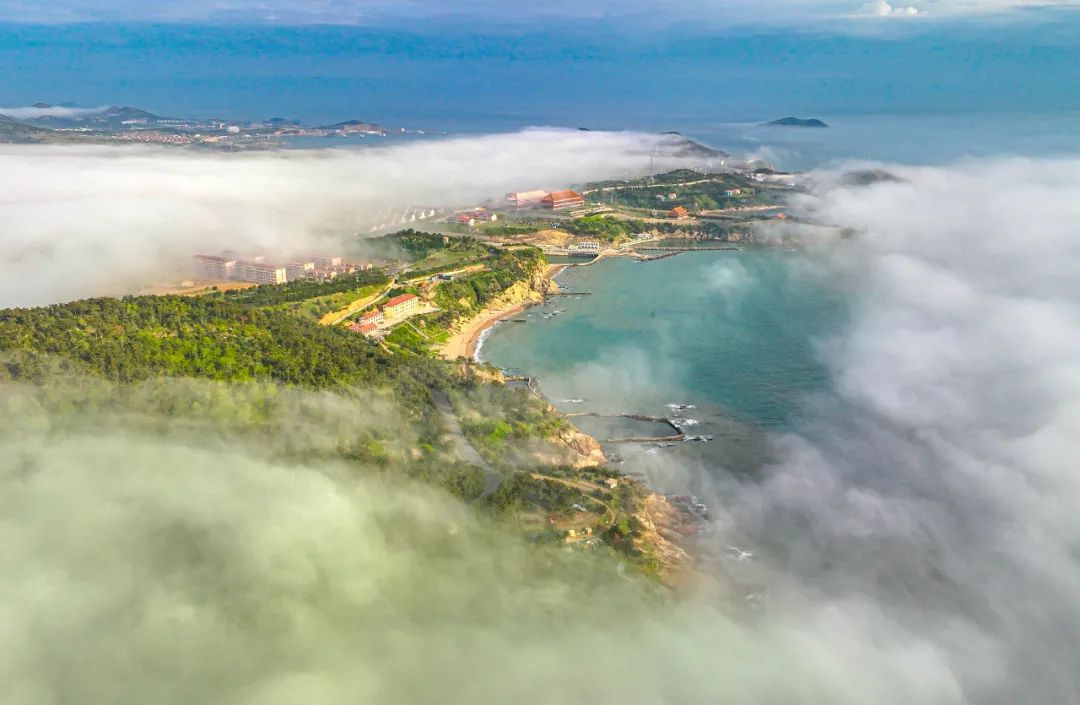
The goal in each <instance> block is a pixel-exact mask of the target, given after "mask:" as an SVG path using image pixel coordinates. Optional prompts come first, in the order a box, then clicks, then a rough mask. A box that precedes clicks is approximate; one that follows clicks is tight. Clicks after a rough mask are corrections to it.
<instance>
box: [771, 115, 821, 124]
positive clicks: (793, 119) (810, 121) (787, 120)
mask: <svg viewBox="0 0 1080 705" xmlns="http://www.w3.org/2000/svg"><path fill="white" fill-rule="evenodd" d="M767 124H769V125H779V126H780V127H828V125H827V124H825V122H824V121H822V120H818V119H817V118H798V117H793V116H790V115H789V116H788V117H782V118H780V119H779V120H773V121H772V122H770V123H767Z"/></svg>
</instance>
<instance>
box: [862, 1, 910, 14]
mask: <svg viewBox="0 0 1080 705" xmlns="http://www.w3.org/2000/svg"><path fill="white" fill-rule="evenodd" d="M859 12H860V13H861V14H864V15H874V16H875V17H914V16H916V15H918V14H919V9H918V8H917V7H915V6H914V5H907V6H901V7H893V6H892V5H890V4H889V3H888V2H886V0H874V2H868V3H866V4H865V5H863V6H862V8H860V10H859Z"/></svg>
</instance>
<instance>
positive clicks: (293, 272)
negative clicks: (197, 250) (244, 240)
mask: <svg viewBox="0 0 1080 705" xmlns="http://www.w3.org/2000/svg"><path fill="white" fill-rule="evenodd" d="M194 260H195V271H196V274H197V276H198V277H199V278H200V279H206V280H212V281H224V280H229V279H231V280H234V281H241V282H251V283H253V284H284V283H286V282H290V281H295V280H297V279H317V280H321V281H329V280H330V279H334V278H335V277H338V276H341V275H343V274H352V273H353V272H357V271H359V270H363V269H371V265H370V264H354V263H350V262H343V261H342V260H341V257H338V256H329V257H305V258H300V259H297V260H294V261H291V262H287V263H285V264H279V263H274V262H267V261H266V257H265V256H263V255H241V254H239V253H237V252H235V251H233V250H226V251H224V252H222V253H221V255H195V256H194Z"/></svg>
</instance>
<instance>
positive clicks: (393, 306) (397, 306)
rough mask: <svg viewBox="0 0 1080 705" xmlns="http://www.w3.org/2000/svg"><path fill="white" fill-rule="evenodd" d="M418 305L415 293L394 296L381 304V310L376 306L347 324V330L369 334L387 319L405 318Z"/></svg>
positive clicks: (418, 299) (418, 300)
mask: <svg viewBox="0 0 1080 705" xmlns="http://www.w3.org/2000/svg"><path fill="white" fill-rule="evenodd" d="M419 305H420V298H419V297H418V296H416V294H402V295H400V296H395V297H394V298H392V299H390V300H389V301H387V302H386V303H385V304H383V307H382V310H381V311H380V310H379V309H377V308H376V309H372V310H371V311H368V312H367V313H364V314H362V315H361V316H360V318H358V319H356V322H355V323H352V324H350V325H349V327H348V330H351V331H352V332H353V333H360V334H361V335H371V334H372V333H374V332H375V331H377V330H378V329H379V325H380V324H382V323H385V322H386V321H387V320H395V319H399V320H400V319H402V318H407V317H408V316H409V314H411V313H412V312H413V311H415V310H416V307H417V306H419Z"/></svg>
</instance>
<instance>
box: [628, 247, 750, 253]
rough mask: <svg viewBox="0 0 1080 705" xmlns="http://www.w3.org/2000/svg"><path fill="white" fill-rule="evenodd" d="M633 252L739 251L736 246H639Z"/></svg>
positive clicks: (739, 248)
mask: <svg viewBox="0 0 1080 705" xmlns="http://www.w3.org/2000/svg"><path fill="white" fill-rule="evenodd" d="M634 249H635V250H641V251H642V252H712V251H720V250H741V249H742V248H741V247H738V246H736V245H684V246H680V247H663V246H660V245H641V246H639V247H635V248H634Z"/></svg>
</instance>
